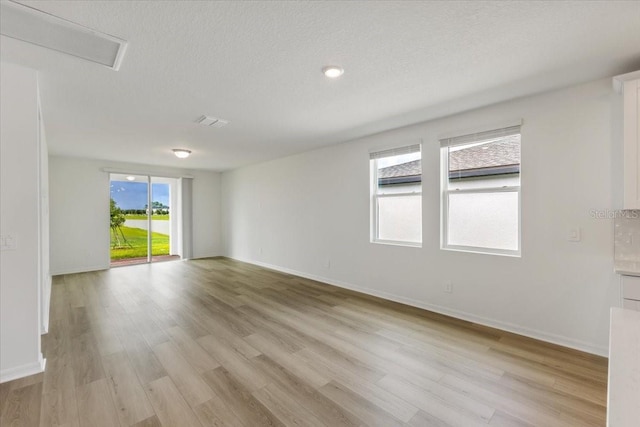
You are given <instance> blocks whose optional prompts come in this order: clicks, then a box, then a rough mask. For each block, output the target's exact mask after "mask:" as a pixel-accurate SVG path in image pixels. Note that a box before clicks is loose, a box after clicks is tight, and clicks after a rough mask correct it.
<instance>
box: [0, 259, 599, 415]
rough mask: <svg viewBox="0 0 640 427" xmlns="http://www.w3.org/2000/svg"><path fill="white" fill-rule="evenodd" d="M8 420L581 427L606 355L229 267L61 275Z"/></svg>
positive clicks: (3, 390) (0, 398) (12, 392)
mask: <svg viewBox="0 0 640 427" xmlns="http://www.w3.org/2000/svg"><path fill="white" fill-rule="evenodd" d="M49 325H50V326H49V333H48V334H47V335H44V336H43V337H42V351H43V355H44V357H46V358H47V369H46V371H45V372H44V373H43V374H39V375H36V376H32V377H27V378H22V379H19V380H15V381H12V382H9V383H4V384H0V424H1V425H2V426H3V427H4V426H5V425H7V426H13V425H16V426H19V425H26V426H29V427H31V426H41V427H49V426H76V427H84V426H88V427H93V426H102V425H104V426H112V425H113V426H116V425H119V426H122V427H129V426H132V427H133V426H135V427H158V426H164V427H173V426H179V427H182V426H187V427H189V426H233V427H254V426H323V425H324V426H330V427H340V426H344V427H354V426H384V427H389V426H412V427H423V426H433V427H473V426H493V427H496V426H520V427H532V426H536V427H537V426H543V427H583V426H603V425H604V424H605V417H606V378H607V368H608V364H607V360H606V359H605V358H602V357H599V356H595V355H591V354H586V353H581V352H579V351H577V350H573V349H567V348H564V347H560V346H557V345H554V344H550V343H544V342H540V341H536V340H534V339H531V338H527V337H522V336H518V335H515V334H512V333H509V332H505V331H500V330H497V329H492V328H489V327H486V326H482V325H477V324H474V323H472V322H469V321H465V320H460V319H454V318H451V317H447V316H445V315H441V314H438V313H432V312H428V311H425V310H422V309H419V308H416V307H408V306H405V305H402V304H400V303H396V302H391V301H386V300H383V299H380V298H377V297H373V296H370V295H363V294H359V293H358V292H355V291H351V290H347V289H342V288H339V287H336V286H331V285H328V284H323V283H321V282H317V281H314V280H309V279H305V278H301V277H296V276H293V275H290V274H285V273H281V272H277V271H273V270H268V269H265V268H262V267H259V266H255V265H251V264H246V263H242V262H239V261H235V260H231V259H227V258H221V257H217V258H208V259H199V260H190V261H186V262H167V263H158V264H152V265H141V266H130V267H121V268H117V269H112V270H106V271H96V272H88V273H78V274H69V275H63V276H56V277H54V278H53V281H52V293H51V308H50V322H49Z"/></svg>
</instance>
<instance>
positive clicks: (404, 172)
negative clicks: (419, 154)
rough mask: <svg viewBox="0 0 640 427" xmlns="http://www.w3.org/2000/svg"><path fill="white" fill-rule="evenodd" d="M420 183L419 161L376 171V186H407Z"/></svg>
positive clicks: (420, 167)
mask: <svg viewBox="0 0 640 427" xmlns="http://www.w3.org/2000/svg"><path fill="white" fill-rule="evenodd" d="M420 181H422V165H421V161H420V160H413V161H411V162H407V163H400V164H399V165H394V166H388V167H386V168H382V169H380V170H379V171H378V185H392V184H409V183H412V182H420Z"/></svg>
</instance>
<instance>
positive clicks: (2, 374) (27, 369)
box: [0, 353, 47, 383]
mask: <svg viewBox="0 0 640 427" xmlns="http://www.w3.org/2000/svg"><path fill="white" fill-rule="evenodd" d="M46 365H47V359H44V358H43V357H42V353H40V355H39V356H38V361H37V362H34V363H27V364H26V365H20V366H16V367H14V368H9V369H3V370H2V371H0V383H5V382H7V381H13V380H17V379H18V378H23V377H28V376H29V375H35V374H39V373H40V372H44V369H45V367H46Z"/></svg>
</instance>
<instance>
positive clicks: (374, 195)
mask: <svg viewBox="0 0 640 427" xmlns="http://www.w3.org/2000/svg"><path fill="white" fill-rule="evenodd" d="M411 152H418V153H420V157H421V158H422V141H419V142H417V143H413V144H407V145H402V146H398V147H396V148H387V149H375V150H371V151H370V157H369V158H370V160H369V163H370V172H369V176H370V177H371V188H370V192H369V193H370V194H371V243H380V244H387V245H398V246H409V247H416V248H421V247H422V237H423V236H422V232H421V236H420V241H419V242H410V241H406V240H389V239H380V238H379V237H378V236H379V232H380V229H379V221H378V219H379V218H380V209H379V203H378V200H380V199H384V198H389V197H419V198H420V205H421V209H420V214H421V215H420V221H421V222H422V170H421V171H420V191H407V192H402V193H390V194H379V193H378V159H380V158H384V157H392V156H397V155H401V154H408V153H411ZM385 153H388V154H387V155H384V154H385ZM421 163H422V162H421ZM422 225H423V224H420V229H421V230H422Z"/></svg>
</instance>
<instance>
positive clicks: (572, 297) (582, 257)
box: [222, 79, 620, 354]
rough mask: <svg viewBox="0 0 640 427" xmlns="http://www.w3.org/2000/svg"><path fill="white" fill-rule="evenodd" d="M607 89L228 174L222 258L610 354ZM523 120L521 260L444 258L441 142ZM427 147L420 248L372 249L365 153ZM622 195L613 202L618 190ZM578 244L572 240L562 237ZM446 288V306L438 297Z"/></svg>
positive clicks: (462, 117)
mask: <svg viewBox="0 0 640 427" xmlns="http://www.w3.org/2000/svg"><path fill="white" fill-rule="evenodd" d="M615 102H618V100H617V99H616V95H615V94H614V93H613V91H612V88H611V82H610V80H609V79H605V80H601V81H597V82H592V83H589V84H586V85H581V86H577V87H572V88H568V89H565V90H560V91H556V92H552V93H547V94H542V95H539V96H535V97H529V98H524V99H519V100H514V101H511V102H507V103H502V104H498V105H494V106H489V107H486V108H482V109H478V110H474V111H470V112H466V113H462V114H458V115H455V116H451V117H447V118H444V119H438V120H435V121H431V122H425V123H421V124H417V125H413V126H409V127H405V128H401V129H396V130H392V131H389V132H385V133H382V134H378V135H374V136H370V137H366V138H362V139H359V140H357V141H352V142H349V143H344V144H340V145H336V146H332V147H328V148H324V149H320V150H317V151H313V152H308V153H304V154H300V155H296V156H292V157H287V158H283V159H279V160H275V161H271V162H267V163H262V164H258V165H254V166H250V167H245V168H241V169H238V170H234V171H230V172H226V173H224V174H223V176H222V193H223V196H222V197H223V201H222V206H223V227H222V228H223V230H224V232H225V236H224V240H225V246H226V248H225V249H226V252H227V254H228V255H229V256H230V257H233V258H236V259H240V260H244V261H248V262H253V263H257V264H262V265H267V266H272V267H275V268H278V269H281V270H284V271H290V272H294V273H297V274H301V275H303V276H308V277H313V278H316V279H320V280H323V281H326V282H329V283H334V284H337V285H340V286H344V287H349V288H354V289H359V290H362V291H364V292H367V293H371V294H375V295H380V296H383V297H386V298H389V299H394V300H397V301H401V302H405V303H408V304H412V305H416V306H420V307H425V308H427V309H431V310H434V311H439V312H442V313H448V314H451V315H454V316H457V317H460V318H464V319H469V320H472V321H476V322H479V323H483V324H487V325H492V326H496V327H499V328H502V329H506V330H511V331H515V332H518V333H521V334H524V335H529V336H532V337H537V338H541V339H544V340H547V341H551V342H556V343H560V344H563V345H567V346H570V347H575V348H579V349H583V350H586V351H590V352H595V353H599V354H606V347H607V341H608V326H609V325H608V318H609V307H610V306H611V305H618V304H619V301H620V295H619V285H618V278H617V276H616V275H615V274H614V273H613V230H612V223H611V220H598V219H593V218H592V217H591V216H590V212H591V210H593V209H607V208H609V209H611V208H612V207H613V206H614V200H613V194H614V182H613V181H612V176H613V175H614V172H613V166H612V165H613V164H614V160H615V159H614V156H615V153H616V152H619V150H618V148H616V147H615V144H617V142H614V141H615V140H614V138H612V135H615V134H617V130H615V129H613V128H614V124H613V120H612V117H613V111H615V107H614V106H613V105H614V103H615ZM514 119H523V120H524V124H523V127H522V173H521V178H522V257H521V258H514V257H504V256H491V255H482V254H475V253H463V252H452V251H443V250H441V249H440V172H439V167H440V147H439V143H438V137H439V136H441V135H443V134H451V133H454V132H457V131H464V130H466V129H471V128H476V127H481V126H485V125H491V124H499V123H504V122H505V121H510V120H514ZM416 138H421V139H422V140H423V147H422V152H423V162H422V170H423V227H422V229H423V245H422V246H423V247H422V248H412V247H400V246H390V245H381V244H372V243H370V242H369V235H370V234H369V184H370V183H369V150H370V149H372V148H376V147H388V146H389V145H390V144H395V143H398V144H402V143H403V142H407V141H415V140H416ZM615 192H616V193H617V191H615ZM574 226H579V227H581V229H582V241H581V242H579V243H572V242H569V241H568V240H567V235H568V231H569V228H570V227H574ZM447 281H451V282H452V283H453V290H454V291H453V293H451V294H448V293H445V292H443V287H444V283H445V282H447Z"/></svg>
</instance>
